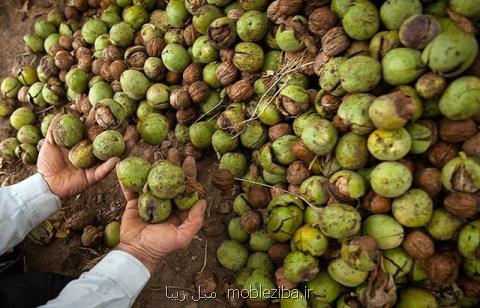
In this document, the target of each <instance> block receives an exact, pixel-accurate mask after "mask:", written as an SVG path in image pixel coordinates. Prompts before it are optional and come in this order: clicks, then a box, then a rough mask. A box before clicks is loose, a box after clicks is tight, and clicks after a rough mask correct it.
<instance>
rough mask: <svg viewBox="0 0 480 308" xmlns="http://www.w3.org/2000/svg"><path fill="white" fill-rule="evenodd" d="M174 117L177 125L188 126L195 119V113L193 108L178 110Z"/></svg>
mask: <svg viewBox="0 0 480 308" xmlns="http://www.w3.org/2000/svg"><path fill="white" fill-rule="evenodd" d="M175 117H176V119H177V122H178V123H180V124H184V125H190V124H192V123H193V122H194V121H195V119H196V118H197V112H196V111H195V109H194V108H187V109H181V110H178V111H177V113H175Z"/></svg>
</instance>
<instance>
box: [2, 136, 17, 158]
mask: <svg viewBox="0 0 480 308" xmlns="http://www.w3.org/2000/svg"><path fill="white" fill-rule="evenodd" d="M19 145H20V142H19V141H18V139H17V138H13V137H12V138H6V139H3V140H2V141H1V142H0V156H1V157H2V158H3V159H5V160H7V161H14V160H15V159H17V155H15V149H16V148H17V147H18V146H19Z"/></svg>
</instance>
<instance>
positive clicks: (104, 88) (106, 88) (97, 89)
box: [88, 81, 113, 107]
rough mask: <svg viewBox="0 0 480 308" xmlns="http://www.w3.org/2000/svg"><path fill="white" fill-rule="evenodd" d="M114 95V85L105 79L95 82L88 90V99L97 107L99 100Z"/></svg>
mask: <svg viewBox="0 0 480 308" xmlns="http://www.w3.org/2000/svg"><path fill="white" fill-rule="evenodd" d="M112 97H113V90H112V87H111V86H110V85H109V84H108V83H106V82H103V81H100V82H97V83H95V84H94V85H93V86H92V87H91V88H90V91H89V92H88V101H89V102H90V104H91V105H92V106H93V107H95V105H96V104H97V102H99V101H100V100H102V99H104V98H112Z"/></svg>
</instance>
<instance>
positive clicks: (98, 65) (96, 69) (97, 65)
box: [92, 59, 106, 75]
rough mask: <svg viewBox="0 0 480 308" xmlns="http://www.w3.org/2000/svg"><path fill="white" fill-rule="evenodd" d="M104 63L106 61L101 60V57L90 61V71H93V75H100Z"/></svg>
mask: <svg viewBox="0 0 480 308" xmlns="http://www.w3.org/2000/svg"><path fill="white" fill-rule="evenodd" d="M105 63H106V61H105V60H103V59H96V60H95V61H93V63H92V73H94V74H95V75H100V72H101V69H102V66H103V64H105Z"/></svg>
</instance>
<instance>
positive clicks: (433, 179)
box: [414, 168, 442, 198]
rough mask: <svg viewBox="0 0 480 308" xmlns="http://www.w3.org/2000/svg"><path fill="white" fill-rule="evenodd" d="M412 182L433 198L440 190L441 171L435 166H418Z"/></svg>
mask: <svg viewBox="0 0 480 308" xmlns="http://www.w3.org/2000/svg"><path fill="white" fill-rule="evenodd" d="M414 182H415V185H416V186H417V187H418V188H420V189H422V190H424V191H425V192H426V193H427V194H428V195H429V196H430V197H432V198H433V197H435V196H436V195H438V194H439V193H440V191H441V190H442V173H441V172H440V170H438V169H437V168H419V169H418V170H417V172H415V175H414Z"/></svg>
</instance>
